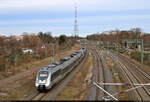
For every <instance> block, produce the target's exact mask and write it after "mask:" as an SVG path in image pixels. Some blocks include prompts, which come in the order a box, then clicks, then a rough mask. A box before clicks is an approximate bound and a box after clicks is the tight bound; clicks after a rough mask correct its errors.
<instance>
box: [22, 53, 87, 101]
mask: <svg viewBox="0 0 150 102" xmlns="http://www.w3.org/2000/svg"><path fill="white" fill-rule="evenodd" d="M87 56H88V55H87V54H86V55H85V56H83V57H82V58H81V59H80V60H79V61H78V63H76V64H75V65H74V66H73V67H74V68H73V70H72V71H70V72H69V73H68V74H67V75H66V76H65V77H64V78H63V79H62V80H61V81H60V82H58V83H57V84H55V85H54V86H53V87H52V88H51V89H50V90H49V91H48V92H43V93H40V92H38V91H36V92H34V93H33V94H32V95H31V96H30V95H29V96H28V98H27V97H26V98H23V100H24V99H25V100H55V98H56V96H57V95H58V93H59V92H60V91H61V90H62V88H63V87H65V86H66V84H67V83H68V82H69V81H70V80H71V79H72V77H73V75H74V74H75V73H76V72H77V71H79V69H80V68H81V66H82V65H83V63H84V62H85V60H86V58H87Z"/></svg>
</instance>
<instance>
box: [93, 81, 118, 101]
mask: <svg viewBox="0 0 150 102" xmlns="http://www.w3.org/2000/svg"><path fill="white" fill-rule="evenodd" d="M93 84H94V85H95V86H97V87H98V88H99V89H101V90H102V91H103V92H105V93H106V94H108V95H109V96H110V97H111V98H113V99H114V100H116V101H118V99H117V98H115V97H114V96H113V95H111V94H110V93H109V92H107V91H106V90H104V89H103V88H102V87H100V86H99V85H98V84H97V83H95V82H93Z"/></svg>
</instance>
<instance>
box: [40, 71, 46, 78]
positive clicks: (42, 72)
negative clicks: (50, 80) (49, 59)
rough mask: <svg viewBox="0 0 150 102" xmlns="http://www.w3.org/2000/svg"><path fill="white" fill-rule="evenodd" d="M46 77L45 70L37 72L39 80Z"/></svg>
mask: <svg viewBox="0 0 150 102" xmlns="http://www.w3.org/2000/svg"><path fill="white" fill-rule="evenodd" d="M47 77H48V72H47V71H40V72H39V80H45V79H47Z"/></svg>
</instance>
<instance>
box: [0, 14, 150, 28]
mask: <svg viewBox="0 0 150 102" xmlns="http://www.w3.org/2000/svg"><path fill="white" fill-rule="evenodd" d="M125 20H150V14H144V15H139V14H136V15H132V14H130V15H111V16H90V17H80V18H79V20H78V21H79V23H81V24H88V23H90V22H92V23H93V24H94V23H97V22H110V21H113V22H114V21H125ZM73 22H74V18H57V19H28V20H26V19H25V20H7V21H6V20H5V21H4V20H0V26H4V25H26V26H29V25H32V24H34V25H35V24H40V25H42V24H48V25H66V24H70V25H72V24H73Z"/></svg>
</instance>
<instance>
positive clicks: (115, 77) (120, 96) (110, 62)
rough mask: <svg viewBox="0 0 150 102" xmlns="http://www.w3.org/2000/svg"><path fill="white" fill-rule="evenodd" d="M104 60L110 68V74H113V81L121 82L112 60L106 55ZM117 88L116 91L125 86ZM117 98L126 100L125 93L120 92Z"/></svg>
mask: <svg viewBox="0 0 150 102" xmlns="http://www.w3.org/2000/svg"><path fill="white" fill-rule="evenodd" d="M106 61H107V65H108V67H109V68H110V70H111V72H112V75H113V79H114V82H115V83H122V81H121V80H120V77H119V74H118V73H117V71H116V69H115V64H114V62H113V60H112V59H111V58H110V57H106ZM117 90H118V92H120V91H123V90H125V88H124V87H123V86H117ZM119 100H128V98H127V95H126V94H125V93H123V94H120V95H119Z"/></svg>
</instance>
